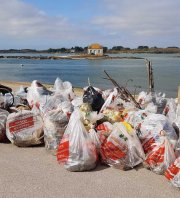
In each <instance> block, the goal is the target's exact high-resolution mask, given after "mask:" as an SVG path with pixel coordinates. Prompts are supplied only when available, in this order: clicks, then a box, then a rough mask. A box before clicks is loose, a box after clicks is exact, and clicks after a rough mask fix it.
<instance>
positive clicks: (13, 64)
mask: <svg viewBox="0 0 180 198" xmlns="http://www.w3.org/2000/svg"><path fill="white" fill-rule="evenodd" d="M0 55H1V54H0ZM6 55H10V54H6ZM14 55H17V54H14ZM18 55H20V54H18ZM21 55H24V54H21ZM27 55H30V54H27ZM46 55H47V54H46ZM51 55H52V54H51ZM111 56H112V55H111ZM115 56H136V57H143V58H148V59H149V60H150V61H152V64H153V69H154V81H155V90H156V91H158V92H159V91H161V92H165V93H166V94H167V96H168V97H177V86H179V85H180V58H177V56H179V54H160V55H159V54H158V55H157V54H120V55H115ZM20 64H24V67H21V66H20ZM104 70H106V71H107V72H108V73H109V74H110V75H111V76H112V77H113V78H114V79H116V80H117V82H119V84H122V85H125V84H126V82H127V81H128V79H133V82H132V81H128V83H127V85H128V88H129V89H130V90H131V91H133V90H134V89H135V86H141V88H138V89H137V91H141V90H146V89H147V86H148V85H147V70H146V66H145V61H144V60H142V59H137V60H136V59H132V60H129V59H123V60H28V59H24V60H19V59H0V80H9V81H32V80H39V81H41V82H42V83H54V81H55V79H56V77H60V78H61V79H62V80H64V81H65V80H68V81H70V82H72V84H73V85H74V86H77V87H84V86H87V79H88V77H89V78H90V81H91V84H92V85H94V86H97V87H100V88H110V87H112V84H111V82H109V81H107V80H105V79H103V77H105V74H104V72H103V71H104Z"/></svg>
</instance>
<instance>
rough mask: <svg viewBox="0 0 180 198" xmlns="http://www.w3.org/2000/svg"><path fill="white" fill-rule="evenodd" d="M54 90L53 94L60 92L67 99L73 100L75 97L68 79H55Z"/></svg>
mask: <svg viewBox="0 0 180 198" xmlns="http://www.w3.org/2000/svg"><path fill="white" fill-rule="evenodd" d="M54 92H55V94H61V95H62V96H63V97H64V98H66V99H67V100H73V99H74V97H75V94H74V92H73V88H72V84H71V83H70V82H69V81H65V82H63V81H62V80H61V79H60V78H57V79H56V80H55V83H54Z"/></svg>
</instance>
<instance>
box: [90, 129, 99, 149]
mask: <svg viewBox="0 0 180 198" xmlns="http://www.w3.org/2000/svg"><path fill="white" fill-rule="evenodd" d="M89 136H90V138H91V139H92V141H93V143H94V144H95V146H96V149H97V151H98V152H99V150H100V147H101V142H100V139H99V135H98V133H97V132H96V131H95V130H94V129H90V130H89Z"/></svg>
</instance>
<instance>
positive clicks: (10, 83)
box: [0, 81, 82, 95]
mask: <svg viewBox="0 0 180 198" xmlns="http://www.w3.org/2000/svg"><path fill="white" fill-rule="evenodd" d="M0 84H2V85H5V86H8V87H10V88H12V90H13V91H17V90H18V89H19V87H20V86H24V87H29V86H31V82H13V81H0ZM42 84H43V85H44V86H46V87H47V88H51V87H53V85H52V84H44V83H42ZM74 92H75V93H76V94H77V95H80V94H82V88H77V87H75V88H74Z"/></svg>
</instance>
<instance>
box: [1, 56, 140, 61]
mask: <svg viewBox="0 0 180 198" xmlns="http://www.w3.org/2000/svg"><path fill="white" fill-rule="evenodd" d="M0 58H1V59H31V60H61V59H68V60H83V59H87V60H102V59H103V60H114V59H144V58H141V57H134V56H130V57H127V56H124V57H120V56H115V57H112V56H108V55H104V56H94V55H76V56H12V55H11V56H0Z"/></svg>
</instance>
